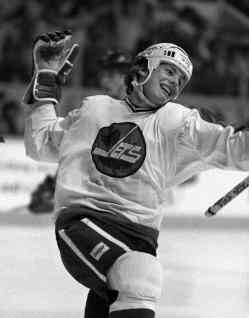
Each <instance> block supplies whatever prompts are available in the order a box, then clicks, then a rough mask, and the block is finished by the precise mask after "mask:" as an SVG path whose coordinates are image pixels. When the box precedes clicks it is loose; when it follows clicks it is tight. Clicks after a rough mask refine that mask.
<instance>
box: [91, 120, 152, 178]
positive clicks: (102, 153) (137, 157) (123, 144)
mask: <svg viewBox="0 0 249 318" xmlns="http://www.w3.org/2000/svg"><path fill="white" fill-rule="evenodd" d="M145 154H146V145H145V141H144V137H143V133H142V131H141V129H140V128H139V127H138V126H137V125H136V124H134V123H129V122H125V123H114V124H112V125H111V126H109V127H103V128H101V129H100V131H99V133H98V135H97V137H96V139H95V142H94V144H93V147H92V158H93V161H94V163H95V165H96V168H97V169H98V170H99V171H101V172H102V173H104V174H107V175H109V176H112V177H118V178H122V177H126V176H129V175H130V174H133V173H135V172H136V171H137V170H138V169H139V168H140V166H141V165H142V163H143V161H144V159H145Z"/></svg>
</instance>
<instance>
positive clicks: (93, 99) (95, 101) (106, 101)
mask: <svg viewBox="0 0 249 318" xmlns="http://www.w3.org/2000/svg"><path fill="white" fill-rule="evenodd" d="M118 102H119V100H118V99H115V98H113V97H111V96H109V95H92V96H87V97H85V98H84V99H83V100H82V104H91V105H93V106H94V105H99V104H100V103H101V105H110V104H113V103H118Z"/></svg>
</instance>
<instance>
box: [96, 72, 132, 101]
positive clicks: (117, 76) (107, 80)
mask: <svg viewBox="0 0 249 318" xmlns="http://www.w3.org/2000/svg"><path fill="white" fill-rule="evenodd" d="M100 85H101V87H102V88H103V89H104V90H105V92H106V94H107V95H109V96H111V97H114V98H123V97H124V96H125V91H126V87H125V83H124V75H123V74H121V73H119V72H108V71H106V72H103V73H102V74H101V77H100Z"/></svg>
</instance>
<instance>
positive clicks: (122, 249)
mask: <svg viewBox="0 0 249 318" xmlns="http://www.w3.org/2000/svg"><path fill="white" fill-rule="evenodd" d="M70 38H71V36H70V34H68V33H61V32H57V33H49V34H45V35H42V36H40V37H38V39H37V41H36V42H35V45H34V49H33V56H34V75H33V78H32V81H31V83H30V85H29V87H28V89H27V91H26V93H25V95H24V103H25V104H27V105H29V106H30V111H29V113H28V114H27V118H26V129H25V147H26V153H27V155H28V156H30V157H31V158H33V159H34V160H40V161H48V162H58V176H57V180H56V191H55V201H56V211H57V212H56V224H55V231H56V238H57V243H58V247H59V250H60V254H61V258H62V261H63V264H64V266H65V268H66V269H67V271H68V272H69V273H70V274H71V275H72V276H73V277H74V278H75V279H76V280H77V281H78V282H80V283H81V284H83V285H84V286H86V287H88V288H89V289H90V293H89V295H88V298H87V303H86V310H85V317H86V318H89V317H91V318H97V317H111V318H124V317H125V318H137V317H143V318H152V317H154V315H155V311H156V305H157V303H158V300H159V299H160V293H161V288H162V269H161V265H160V263H159V261H158V258H157V256H156V250H157V239H158V233H159V230H160V224H161V221H162V215H163V213H162V209H161V205H162V203H163V202H164V193H165V191H167V189H168V188H170V187H172V186H175V185H177V184H180V183H181V182H183V181H184V180H186V179H188V178H190V177H191V176H192V175H194V174H196V173H199V172H201V171H204V170H207V169H211V168H221V169H237V170H243V171H244V170H249V147H248V145H249V132H248V131H240V132H236V133H235V132H234V129H233V128H232V127H231V126H227V127H223V126H221V125H218V124H213V123H209V122H207V121H205V120H203V119H202V118H201V117H200V115H199V112H198V111H197V110H195V109H189V108H186V107H184V106H182V105H180V104H177V103H175V102H174V100H175V99H176V98H177V96H178V95H179V94H180V93H181V92H182V90H183V88H184V87H185V85H186V84H187V83H188V81H189V80H190V78H191V75H192V69H193V66H192V63H191V61H190V59H189V56H188V55H187V53H186V52H185V51H184V50H183V49H182V48H180V47H178V46H176V45H174V44H170V43H159V44H155V45H153V46H151V47H149V48H147V49H145V50H144V51H143V52H141V53H139V54H138V55H137V57H136V58H135V59H134V61H133V63H132V67H131V69H130V71H129V74H128V75H127V77H126V85H127V97H126V98H125V99H122V100H117V99H113V98H111V97H109V96H104V95H98V96H91V97H88V98H86V99H84V100H83V101H82V105H81V107H80V109H76V110H74V111H72V112H71V113H69V114H68V116H67V117H65V118H58V117H57V116H56V113H55V110H54V106H55V104H58V103H59V102H60V94H59V91H60V85H61V83H62V82H65V79H66V77H67V75H68V73H69V72H70V70H71V68H72V66H73V63H74V58H75V56H76V52H77V46H76V45H73V46H72V45H70ZM100 106H101V107H100Z"/></svg>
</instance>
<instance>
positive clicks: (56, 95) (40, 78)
mask: <svg viewBox="0 0 249 318" xmlns="http://www.w3.org/2000/svg"><path fill="white" fill-rule="evenodd" d="M60 99H61V87H60V84H59V81H58V74H57V73H56V72H55V71H52V70H47V69H43V70H39V71H38V72H36V73H35V74H34V76H33V78H32V80H31V83H30V84H29V86H28V88H27V90H26V92H25V93H24V96H23V103H24V104H26V105H30V104H33V103H35V102H48V103H53V104H54V105H55V104H57V103H59V101H60Z"/></svg>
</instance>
